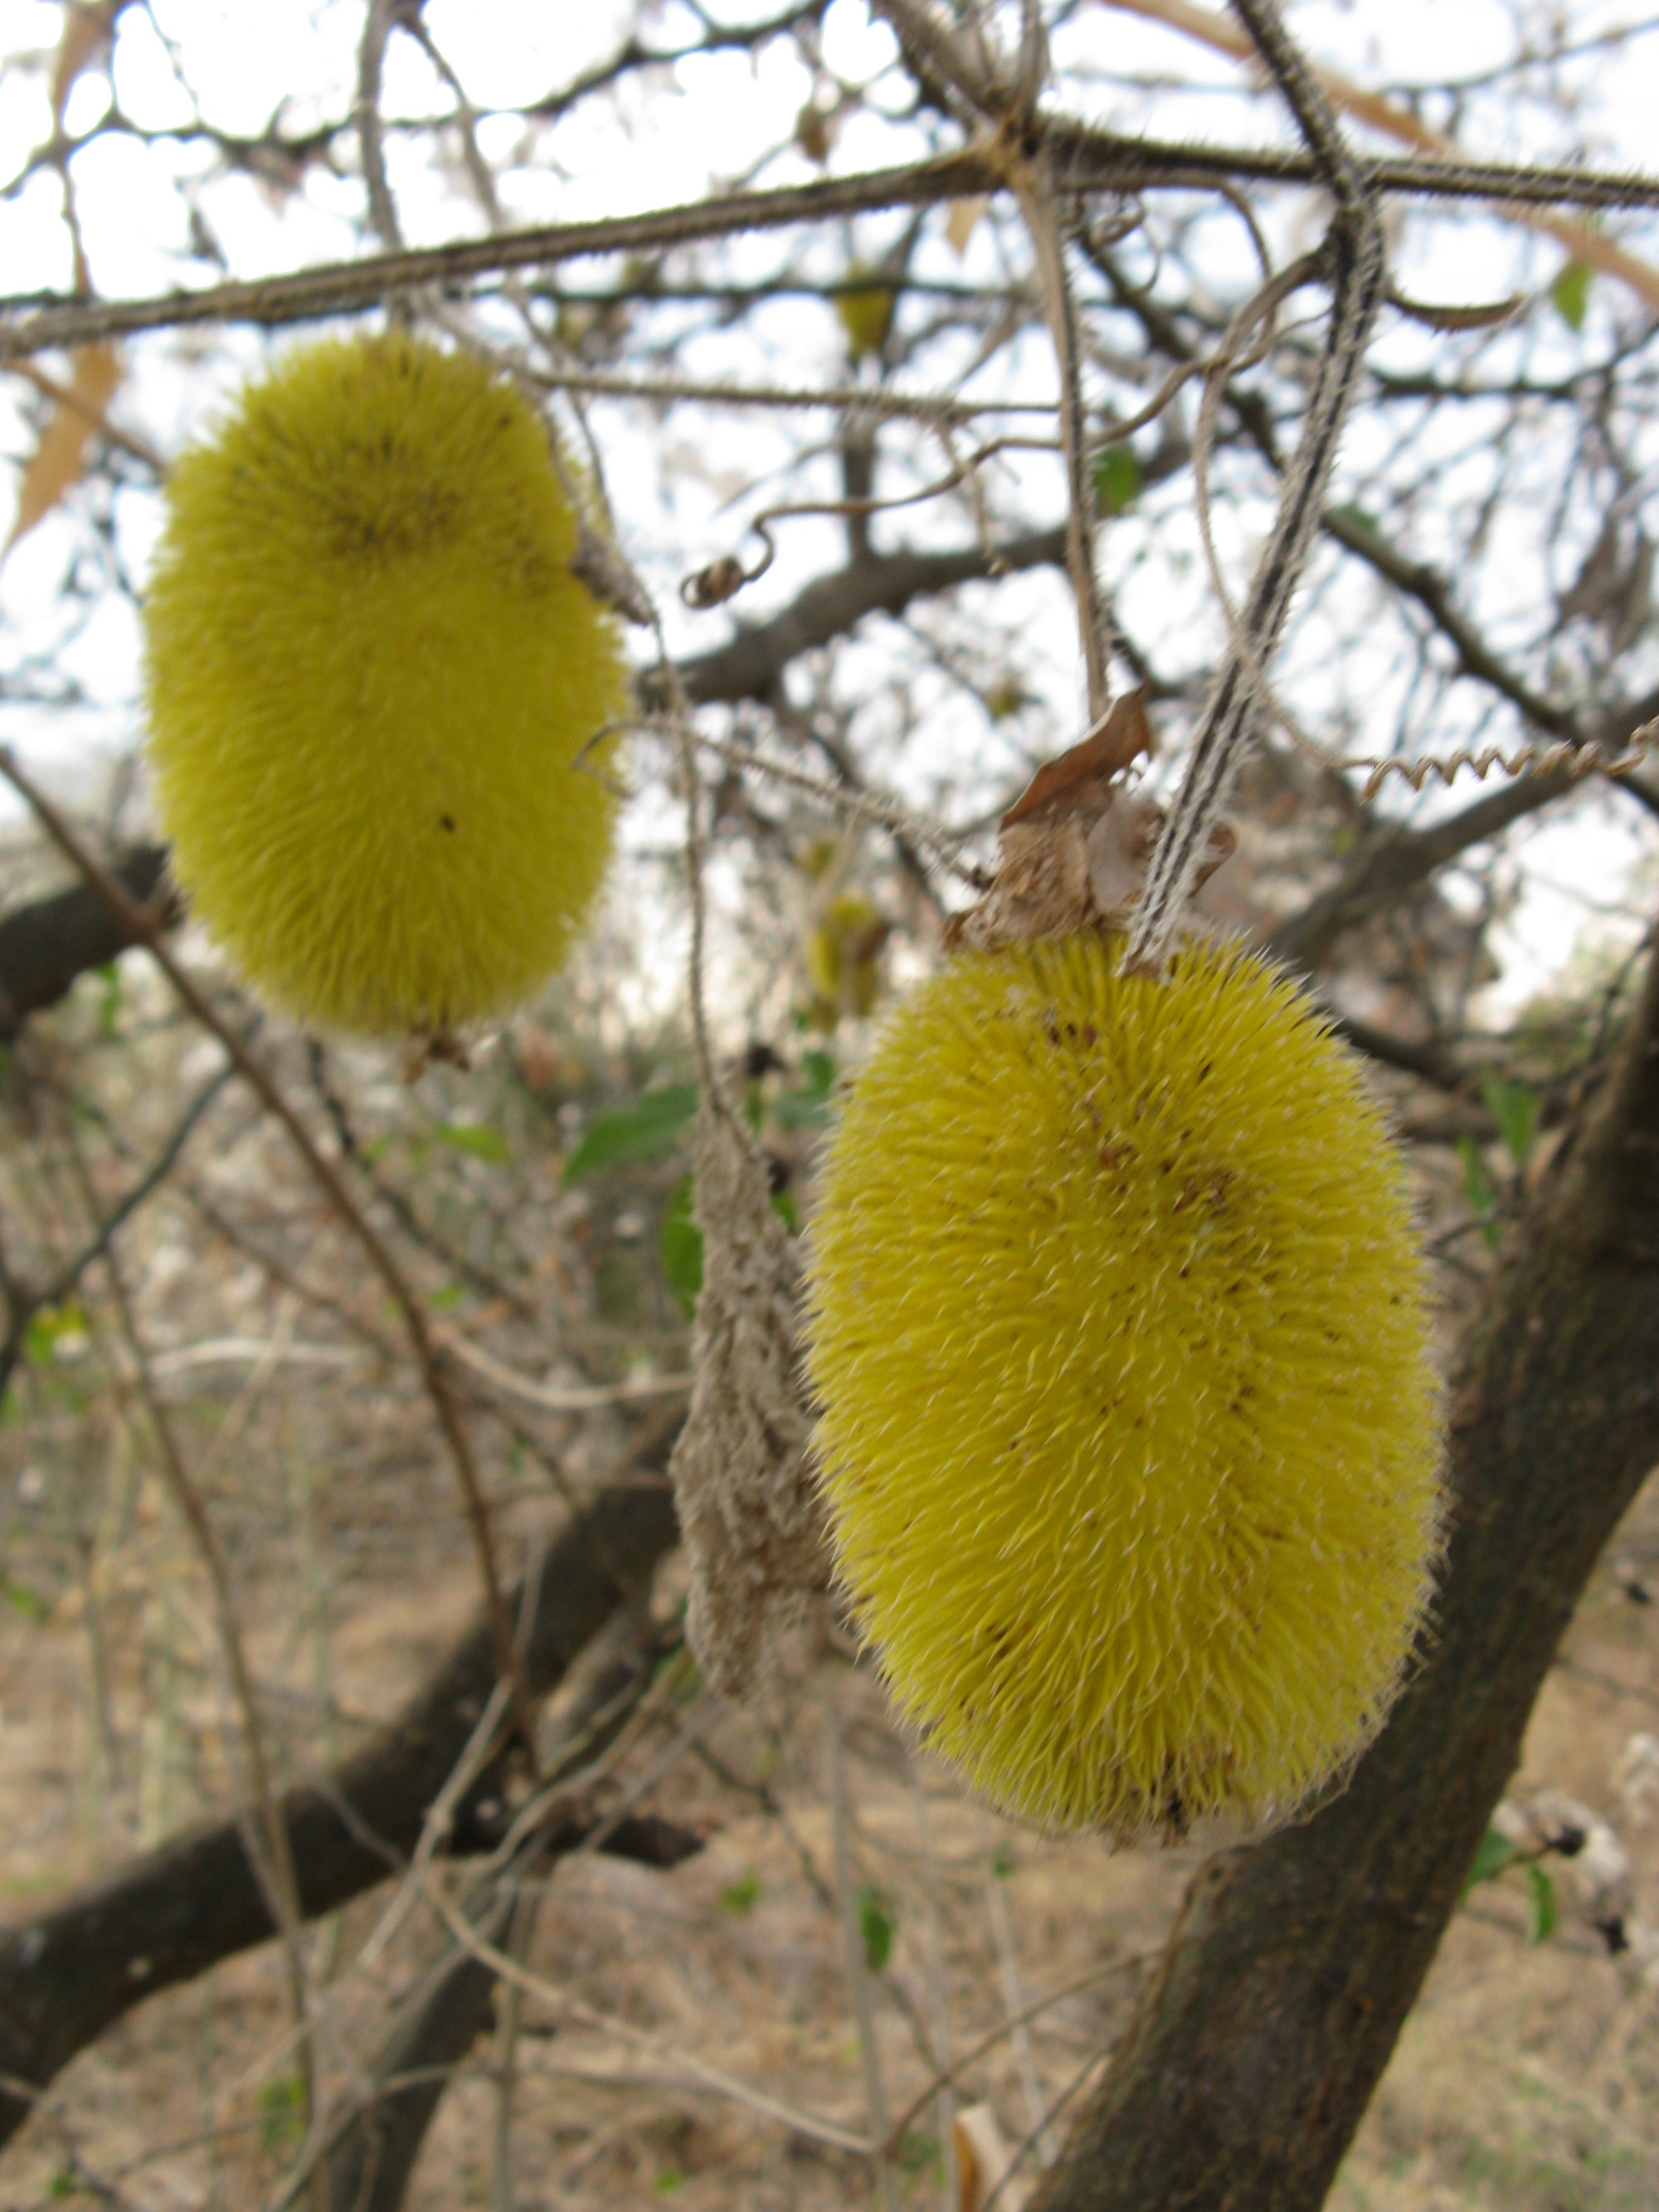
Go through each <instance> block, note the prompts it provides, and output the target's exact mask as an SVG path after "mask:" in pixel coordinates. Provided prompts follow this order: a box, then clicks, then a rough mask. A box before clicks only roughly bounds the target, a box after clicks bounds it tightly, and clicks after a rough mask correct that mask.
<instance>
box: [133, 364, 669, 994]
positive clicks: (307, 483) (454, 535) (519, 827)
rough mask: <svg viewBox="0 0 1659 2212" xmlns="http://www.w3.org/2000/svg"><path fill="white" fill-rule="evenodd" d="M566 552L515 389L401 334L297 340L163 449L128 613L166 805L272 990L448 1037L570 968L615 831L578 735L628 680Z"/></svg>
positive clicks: (548, 470)
mask: <svg viewBox="0 0 1659 2212" xmlns="http://www.w3.org/2000/svg"><path fill="white" fill-rule="evenodd" d="M576 547H577V525H576V519H575V516H574V513H572V510H571V507H570V502H569V501H568V499H567V498H566V496H565V495H564V492H563V489H562V487H561V484H560V481H559V477H558V474H557V472H556V470H555V468H554V465H553V461H552V459H551V456H550V451H549V447H548V441H547V433H546V430H545V429H544V427H543V425H542V424H541V422H539V421H538V418H537V416H536V415H535V413H534V411H533V410H532V408H531V407H530V405H529V404H527V402H526V400H525V399H524V398H522V397H521V396H520V394H519V393H518V392H516V391H515V390H513V388H512V387H511V386H508V385H506V384H504V383H502V382H501V380H499V379H498V378H497V377H495V375H493V374H492V373H491V372H490V370H489V368H487V367H486V366H485V365H484V364H483V363H482V362H478V361H477V360H476V359H474V358H473V357H472V356H470V355H466V354H461V353H442V352H440V351H439V350H438V349H437V348H436V347H435V346H431V345H428V344H426V343H422V342H420V341H417V340H415V339H413V338H410V337H406V336H404V335H402V334H393V335H392V336H389V337H371V338H349V339H331V340H326V341H325V342H323V343H313V344H308V345H304V346H300V347H296V348H295V349H294V350H293V351H292V352H290V353H289V354H287V355H286V356H284V357H283V359H282V360H281V361H280V362H278V363H277V365H276V368H274V369H273V370H272V371H271V373H270V374H269V375H268V376H267V377H265V378H264V380H263V381H261V382H259V383H257V384H255V385H254V386H252V387H251V389H250V390H248V391H247V392H246V393H244V394H243V396H242V398H241V399H240V403H239V404H238V405H237V406H236V408H235V409H234V411H233V412H232V414H231V415H230V416H229V418H228V421H227V422H224V423H223V425H222V427H221V428H220V429H219V431H218V432H217V435H216V436H215V437H214V438H213V439H212V440H211V441H210V443H208V444H206V445H204V446H202V447H198V448H197V449H196V450H195V451H194V452H192V453H187V454H186V455H185V457H184V459H182V460H181V461H180V462H179V465H178V467H177V469H176V470H175V471H174V472H173V477H172V478H171V480H170V482H169V484H168V489H167V527H166V530H165V532H164V534H163V537H162V539H161V549H160V551H159V553H158V556H157V559H156V564H155V574H154V577H153V580H152V581H151V585H150V590H149V598H148V599H147V601H146V605H145V629H146V643H147V655H146V681H147V689H148V695H149V698H148V703H149V757H150V761H151V764H152V766H153V768H154V770H155V790H156V799H157V805H158V807H159V810H160V812H161V818H162V822H163V824H164V826H165V828H166V829H167V834H168V836H170V837H171V839H172V841H173V866H174V870H175V872H176V873H177V876H178V878H179V882H180V883H181V884H183V885H184V887H185V890H187V891H188V892H189V893H190V896H191V902H192V903H193V905H194V908H195V910H196V912H197V914H198V915H199V916H200V917H201V919H202V920H203V921H204V922H205V923H206V924H207V926H208V927H209V928H210V930H211V931H212V933H214V935H215V936H216V938H217V939H218V940H219V941H220V943H221V944H222V945H223V946H224V947H225V949H226V951H228V953H229V954H230V955H231V957H233V959H234V960H235V961H236V963H238V964H239V965H240V967H241V968H242V969H244V970H245V971H246V974H247V975H248V976H249V977H250V979H251V980H252V981H254V982H255V983H257V984H258V985H259V986H260V987H262V988H263V989H264V991H265V992H266V993H267V994H269V995H270V997H271V998H272V999H274V1000H277V1001H278V1002H279V1003H281V1004H282V1005H283V1006H288V1007H289V1008H291V1009H292V1010H293V1011H294V1012H296V1013H298V1014H300V1015H301V1016H303V1017H305V1018H308V1019H310V1020H313V1021H315V1022H318V1023H321V1024H328V1025H331V1026H337V1027H339V1028H342V1029H349V1030H361V1031H363V1032H365V1033H367V1034H370V1035H384V1036H392V1035H397V1034H399V1033H404V1034H406V1033H409V1032H411V1031H413V1032H422V1031H425V1032H442V1031H444V1030H448V1029H450V1028H452V1027H453V1026H454V1025H457V1024H461V1023H465V1022H467V1021H471V1020H475V1019H477V1018H479V1017H481V1016H483V1015H486V1014H489V1013H493V1012H498V1011H499V1010H501V1008H502V1007H504V1006H509V1005H511V1004H512V1003H513V1001H514V1000H518V999H520V998H522V997H523V996H524V995H525V994H526V992H528V991H529V990H531V989H532V987H534V986H535V985H536V984H537V983H538V982H539V981H541V980H542V978H543V977H544V975H547V974H549V973H550V971H551V970H552V969H554V968H556V966H557V965H558V963H559V962H560V961H561V960H562V957H564V954H565V952H566V951H567V949H568V945H569V944H570V941H571V939H572V937H573V936H574V933H575V932H576V931H577V929H578V928H579V927H580V924H581V921H582V920H583V917H584V916H585V915H586V912H587V909H588V908H589V907H590V905H591V904H592V899H593V896H594V895H595V893H596V892H597V891H598V890H599V884H600V882H601V880H602V878H603V877H604V874H605V866H606V862H607V860H608V859H609V855H610V851H611V829H612V814H613V811H614V806H613V801H612V799H611V793H610V792H609V790H608V789H607V787H606V784H605V780H604V777H603V775H602V774H601V773H600V772H599V771H600V770H601V769H603V765H604V761H605V754H606V751H607V750H608V742H607V743H601V744H599V746H597V747H594V746H592V744H591V741H592V739H593V738H595V737H596V735H597V734H598V732H599V731H600V730H601V729H602V728H603V726H605V723H606V722H608V721H609V720H611V719H612V718H613V717H615V716H617V715H618V714H621V713H622V711H623V707H624V703H625V701H626V696H627V690H626V678H625V671H624V664H623V654H622V650H621V646H620V643H619V641H618V638H617V630H616V625H615V623H614V622H613V620H612V618H611V616H610V615H609V614H608V613H607V612H606V611H605V609H604V608H603V607H602V606H601V605H599V601H598V600H597V599H594V597H593V595H592V592H590V591H589V590H588V588H587V586H586V584H584V583H582V582H581V581H580V580H579V579H578V578H577V577H576V576H575V575H574V574H572V572H571V560H572V556H573V555H574V553H575V550H576ZM584 748H588V750H586V753H585V754H584ZM579 756H583V757H581V758H580V760H579Z"/></svg>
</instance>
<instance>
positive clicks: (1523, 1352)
mask: <svg viewBox="0 0 1659 2212" xmlns="http://www.w3.org/2000/svg"><path fill="white" fill-rule="evenodd" d="M1656 1459H1659V963H1655V965H1654V966H1653V967H1651V968H1650V970H1649V973H1648V976H1647V980H1646V983H1645V986H1644V995H1643V999H1642V1002H1641V1005H1640V1007H1639V1009H1638V1014H1637V1017H1636V1018H1635V1019H1634V1020H1633V1022H1632V1025H1631V1029H1630V1031H1629V1033H1628V1035H1627V1037H1626V1042H1625V1044H1624V1046H1623V1048H1622V1049H1621V1053H1620V1058H1619V1060H1617V1061H1616V1062H1615V1064H1614V1066H1613V1071H1612V1073H1611V1074H1610V1076H1609V1079H1608V1080H1607V1084H1606V1085H1604V1087H1603V1089H1602V1091H1601V1095H1600V1097H1599V1098H1598V1099H1597V1101H1596V1102H1595V1105H1594V1107H1593V1108H1592V1109H1591V1110H1590V1112H1589V1115H1588V1117H1587V1119H1586V1121H1585V1122H1584V1124H1583V1126H1582V1127H1581V1128H1580V1130H1579V1131H1578V1133H1577V1139H1576V1141H1574V1142H1572V1143H1571V1147H1570V1149H1569V1150H1568V1151H1567V1152H1565V1155H1564V1156H1563V1157H1561V1158H1559V1161H1558V1165H1557V1169H1556V1171H1555V1173H1554V1175H1553V1178H1552V1181H1551V1183H1550V1185H1549V1188H1547V1191H1546V1192H1545V1193H1544V1194H1542V1195H1541V1199H1540V1200H1539V1202H1538V1204H1537V1205H1536V1206H1535V1207H1534V1212H1533V1216H1532V1218H1531V1219H1530V1221H1529V1222H1528V1224H1527V1225H1524V1227H1523V1229H1522V1231H1520V1232H1519V1233H1518V1235H1517V1237H1516V1240H1515V1243H1514V1244H1513V1246H1512V1248H1511V1249H1510V1252H1509V1253H1508V1254H1507V1255H1506V1257H1505V1260H1504V1265H1503V1267H1501V1269H1500V1271H1499V1273H1498V1275H1497V1277H1496V1278H1495V1279H1494V1281H1493V1283H1492V1288H1491V1291H1490V1293H1489V1295H1488V1297H1487V1298H1486V1303H1485V1305H1484V1308H1483V1311H1482V1314H1481V1316H1480V1319H1479V1321H1478V1322H1477V1323H1476V1325H1475V1327H1474V1329H1473V1330H1472V1332H1471V1334H1470V1336H1469V1339H1468V1342H1467V1345H1466V1347H1465V1349H1464V1352H1463V1353H1462V1358H1461V1359H1460V1363H1459V1367H1458V1371H1457V1373H1456V1375H1455V1378H1454V1382H1453V1384H1452V1390H1451V1397H1450V1452H1449V1471H1448V1484H1449V1503H1450V1513H1451V1518H1450V1531H1449V1534H1450V1542H1449V1556H1448V1561H1447V1569H1446V1573H1445V1577H1444V1581H1443V1589H1442V1594H1441V1600H1440V1604H1439V1607H1438V1613H1437V1621H1436V1624H1435V1630H1434V1634H1433V1637H1432V1641H1431V1649H1430V1650H1429V1651H1428V1653H1427V1656H1426V1657H1425V1661H1424V1663H1423V1664H1422V1666H1421V1668H1420V1670H1419V1673H1418V1674H1417V1675H1416V1677H1415V1679H1414V1680H1413V1683H1412V1685H1411V1686H1410V1687H1409V1689H1408V1690H1407V1693H1406V1695H1405V1697H1404V1698H1403V1699H1401V1704H1400V1705H1399V1706H1398V1708H1397V1709H1396V1711H1395V1715H1394V1717H1393V1719H1392V1720H1391V1722H1390V1723H1389V1726H1388V1728H1387V1729H1385V1730H1384V1732H1383V1735H1382V1736H1381V1737H1380V1738H1379V1740H1378V1741H1377V1742H1376V1745H1375V1746H1374V1747H1373V1748H1372V1750H1371V1752H1370V1754H1369V1755H1368V1756H1367V1757H1366V1759H1364V1761H1363V1762H1362V1764H1361V1765H1360V1766H1359V1768H1358V1771H1357V1772H1356V1773H1355V1775H1354V1778H1353V1780H1352V1783H1351V1784H1350V1785H1349V1787H1348V1789H1347V1790H1346V1792H1345V1793H1344V1794H1343V1795H1342V1796H1339V1797H1338V1798H1336V1799H1335V1800H1334V1802H1332V1803H1330V1804H1328V1806H1326V1807H1325V1808H1323V1809H1322V1811H1321V1812H1320V1813H1319V1814H1317V1815H1316V1817H1314V1818H1313V1819H1311V1820H1308V1821H1307V1822H1306V1823H1305V1824H1304V1825H1303V1826H1299V1827H1293V1828H1291V1829H1288V1830H1285V1831H1284V1832H1281V1833H1279V1835H1277V1836H1274V1837H1273V1838H1270V1839H1269V1840H1268V1841H1267V1842H1266V1843H1265V1844H1261V1845H1259V1846H1257V1847H1256V1848H1255V1849H1254V1850H1249V1849H1240V1850H1230V1851H1227V1852H1224V1853H1222V1854H1221V1855H1220V1856H1218V1857H1216V1858H1214V1859H1213V1860H1212V1861H1211V1862H1210V1863H1208V1864H1207V1865H1206V1867H1205V1868H1204V1869H1202V1871H1201V1872H1200V1874H1199V1875H1198V1876H1197V1877H1196V1879H1195V1880H1194V1882H1193V1885H1192V1887H1191V1888H1190V1890H1189V1891H1188V1896H1187V1899H1186V1902H1185V1904H1184V1905H1183V1907H1182V1913H1181V1915H1180V1917H1179V1919H1178V1921H1177V1923H1176V1928H1175V1929H1174V1931H1173V1933H1172V1935H1171V1936H1170V1942H1169V1946H1168V1948H1167V1950H1166V1952H1165V1954H1164V1960H1163V1963H1162V1966H1161V1968H1160V1970H1159V1972H1158V1974H1157V1976H1156V1977H1155V1978H1153V1980H1152V1982H1151V1984H1149V1985H1148V1988H1147V1990H1146V1993H1145V1995H1144V1996H1143V1999H1142V2001H1141V2002H1140V2004H1139V2008H1137V2011H1136V2013H1135V2015H1134V2017H1133V2021H1132V2022H1131V2025H1130V2027H1129V2028H1128V2031H1127V2033H1126V2035H1125V2036H1124V2039H1123V2041H1122V2043H1121V2045H1120V2046H1119V2048H1118V2050H1117V2051H1116V2053H1115V2056H1114V2058H1113V2061H1112V2063H1111V2066H1110V2068H1109V2071H1108V2073H1107V2075H1106V2077H1105V2079H1104V2081H1103V2083H1102V2085H1101V2087H1100V2088H1099V2089H1098V2091H1097V2093H1096V2094H1095V2096H1094V2098H1093V2100H1092V2101H1091V2105H1090V2106H1089V2107H1088V2109H1087V2110H1086V2111H1085V2113H1084V2115H1083V2117H1082V2118H1081V2120H1080V2122H1079V2125H1078V2127H1077V2129H1076V2130H1075V2132H1074V2134H1073V2137H1072V2139H1071V2141H1070V2142H1069V2143H1068V2145H1067V2147H1066V2152H1065V2154H1064V2155H1063V2157H1062V2159H1061V2160H1060V2164H1059V2165H1058V2166H1056V2167H1055V2168H1054V2170H1053V2171H1052V2172H1050V2173H1049V2174H1048V2176H1047V2177H1046V2179H1045V2181H1044V2184H1043V2185H1042V2189H1041V2190H1040V2191H1039V2194H1038V2197H1037V2200H1036V2206H1035V2207H1034V2208H1033V2212H1150V2208H1152V2207H1154V2206H1155V2207H1157V2208H1158V2212H1247V2208H1248V2212H1314V2208H1316V2207H1317V2206H1318V2205H1320V2204H1322V2203H1323V2201H1324V2198H1325V2195H1326V2192H1327V2191H1328V2188H1329V2186H1330V2185H1331V2182H1332V2180H1333V2179H1334V2176H1335V2173H1336V2171H1337V2167H1338V2165H1339V2162H1340V2160H1341V2158H1342V2156H1343V2154H1344V2152H1345V2151H1346V2148H1347V2147H1348V2144H1349V2142H1350V2140H1351V2139H1352V2135H1353V2131H1354V2130H1355V2128H1356V2127H1357V2126H1358V2122H1359V2119H1360V2118H1361V2116H1362V2114H1363V2113H1364V2109H1365V2106H1366V2104H1367V2102H1368V2101H1369V2100H1370V2094H1371V2092H1372V2089H1373V2088H1374V2087H1375V2086H1376V2081H1377V2080H1378V2077H1379V2076H1380V2075H1381V2074H1382V2071H1383V2067H1384V2065H1385V2064H1386V2063H1387V2062H1388V2058H1389V2053H1390V2051H1392V2050H1393V2048H1394V2045H1395V2038H1396V2037H1397V2035H1398V2033H1399V2032H1400V2028H1401V2024H1402V2023H1403V2021H1404V2020H1405V2018H1406V2015H1407V2012H1408V2010H1409V2009H1410V2007H1411V2005H1412V2002H1413V2000H1414V1998H1415V1997H1416V1995H1417V1992H1418V1990H1419V1987H1420V1985H1421V1984H1422V1980H1423V1978H1424V1975H1425V1973H1426V1972H1427V1971H1428V1968H1429V1965H1430V1962H1431V1960H1432V1959H1433V1957H1434V1954H1435V1951H1436V1948H1437V1945H1438V1943H1439V1941H1440V1937H1441V1935H1442V1933H1443V1929H1444V1928H1445V1926H1446V1923H1447V1921H1448V1920H1449V1917H1450V1916H1451V1914H1452V1912H1453V1911H1454V1909H1455V1905H1456V1903H1457V1898H1458V1893H1459V1889H1460V1887H1461V1885H1462V1881H1463V1878H1464V1876H1465V1875H1467V1873H1468V1869H1469V1865H1470V1863H1471V1861H1472V1859H1473V1857H1474V1852H1475V1850H1476V1847H1477V1846H1478V1844H1479V1843H1480V1838H1481V1836H1482V1835H1483V1833H1484V1832H1485V1831H1486V1825H1487V1822H1488V1820H1489V1817H1490V1815H1491V1813H1492V1808H1493V1806H1494V1805H1495V1804H1496V1803H1497V1801H1498V1797H1499V1796H1500V1795H1501V1794H1502V1792H1503V1790H1504V1784H1506V1783H1507V1781H1508V1780H1509V1778H1510V1774H1511V1773H1512V1772H1513V1771H1514V1769H1515V1766H1516V1762H1517V1760H1518V1759H1519V1756H1520V1752H1521V1745H1522V1735H1523V1733H1524V1731H1525V1729H1526V1725H1527V1719H1528V1714H1529V1713H1530V1712H1531V1711H1532V1707H1533V1703H1534V1699H1535V1698H1536V1697H1537V1694H1538V1692H1539V1689H1540V1686H1541V1684H1542V1682H1543V1680H1544V1677H1545V1674H1546V1672H1547V1669H1548V1668H1549V1666H1550V1663H1551V1662H1552V1660H1553V1657H1554V1656H1555V1652H1556V1649H1557V1646H1558V1644H1559V1641H1560V1638H1561V1636H1562V1633H1563V1632H1564V1630H1565V1627H1566V1626H1567V1624H1568V1622H1569V1620H1571V1616H1572V1612H1573V1608H1574V1606H1575V1603H1576V1602H1577V1599H1578V1596H1579V1595H1580V1593H1581V1592H1582V1590H1583V1587H1584V1584H1585V1582H1586V1580H1587V1578H1588V1577H1589V1573H1590V1571H1591V1569H1592V1567H1593V1566H1594V1565H1595V1559H1596V1556H1597V1554H1598V1553H1599V1552H1600V1551H1601V1547H1602V1545H1603V1544H1604V1543H1605V1542H1606V1541H1607V1536H1608V1535H1609V1534H1610V1533H1611V1531H1612V1529H1613V1527H1614V1525H1615V1524H1616V1522H1618V1520H1619V1517H1620V1515H1621V1514H1622V1513H1623V1512H1624V1510H1625V1509H1626V1506H1628V1504H1630V1502H1631V1500H1632V1498H1633V1497H1634V1496H1635V1493H1636V1492H1637V1489H1638V1486H1639V1485H1640V1484H1641V1481H1642V1480H1643V1478H1644V1475H1645V1474H1647V1473H1648V1471H1649V1469H1650V1468H1651V1467H1652V1466H1653V1464H1654V1463H1655V1461H1656Z"/></svg>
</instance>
